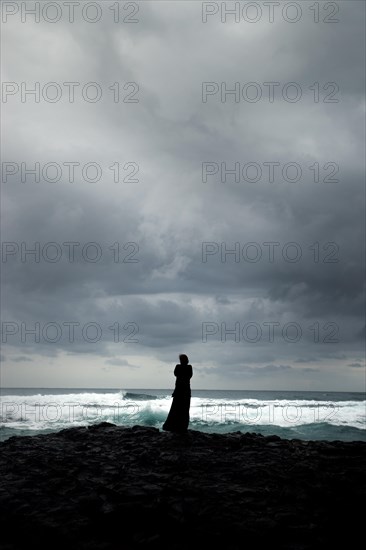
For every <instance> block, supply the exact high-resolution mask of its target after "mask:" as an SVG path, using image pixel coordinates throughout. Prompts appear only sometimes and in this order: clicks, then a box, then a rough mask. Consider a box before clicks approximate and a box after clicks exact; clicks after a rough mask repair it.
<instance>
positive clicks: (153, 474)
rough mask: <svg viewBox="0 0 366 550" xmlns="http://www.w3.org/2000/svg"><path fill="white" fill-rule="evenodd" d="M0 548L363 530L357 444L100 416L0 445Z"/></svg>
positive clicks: (268, 538)
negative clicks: (169, 427)
mask: <svg viewBox="0 0 366 550" xmlns="http://www.w3.org/2000/svg"><path fill="white" fill-rule="evenodd" d="M0 469H1V472H2V476H1V479H0V506H1V509H2V510H3V512H2V514H1V518H0V532H1V542H2V549H3V550H15V549H16V550H18V549H19V550H20V549H23V548H24V541H27V546H28V545H29V544H31V545H33V544H34V545H36V546H37V548H38V550H40V549H43V548H44V549H46V548H50V547H52V548H56V549H58V548H60V549H61V548H66V549H67V550H73V549H75V550H76V549H78V550H83V549H85V550H86V549H93V550H94V549H95V550H97V549H101V550H102V549H103V550H117V548H118V549H121V548H122V549H125V548H126V549H130V548H131V549H134V548H159V549H162V548H169V549H177V550H178V549H180V550H183V549H185V548H187V549H188V548H190V549H191V548H207V547H208V546H209V545H211V544H212V545H215V547H216V546H217V545H222V546H223V548H224V549H225V550H226V549H228V550H229V549H232V550H234V549H235V550H236V549H239V548H240V549H242V548H243V547H244V546H246V545H247V544H252V545H254V544H255V545H256V547H257V548H261V547H265V546H266V547H268V544H271V547H274V548H276V549H277V548H279V549H283V550H285V549H286V550H290V549H296V550H305V549H315V548H319V549H320V548H321V547H323V548H324V547H330V545H331V544H333V545H335V547H338V545H339V529H341V530H342V533H343V534H347V533H349V534H350V536H352V539H354V540H357V539H356V537H357V535H360V536H361V534H362V533H363V511H362V509H361V507H360V506H359V505H358V503H357V501H358V502H362V501H363V498H364V496H365V491H366V443H365V442H360V441H354V442H342V441H304V440H297V439H293V440H284V439H280V438H279V437H278V436H267V437H265V436H262V435H259V434H253V433H246V434H243V433H240V432H233V433H230V434H207V433H203V432H198V431H193V430H188V432H187V434H184V435H179V434H174V433H169V432H162V431H159V430H158V429H157V428H148V427H143V426H139V425H137V426H133V427H121V426H115V425H113V424H109V423H106V422H103V423H101V424H96V425H93V426H89V427H78V428H67V429H65V430H61V431H59V432H55V433H51V434H47V435H35V436H24V437H12V438H10V439H8V440H6V441H5V442H3V443H1V444H0Z"/></svg>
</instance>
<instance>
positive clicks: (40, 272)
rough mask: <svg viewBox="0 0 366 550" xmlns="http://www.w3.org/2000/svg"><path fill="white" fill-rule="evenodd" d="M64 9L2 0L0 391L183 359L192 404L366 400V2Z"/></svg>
mask: <svg viewBox="0 0 366 550" xmlns="http://www.w3.org/2000/svg"><path fill="white" fill-rule="evenodd" d="M22 4H24V3H22ZM44 4H47V3H44V2H41V5H44ZM48 4H50V3H48ZM55 4H56V3H52V5H51V6H49V7H48V8H47V10H46V11H45V10H44V11H43V12H41V13H40V21H39V22H34V15H33V16H32V15H27V14H26V13H23V12H22V11H21V3H20V2H18V3H17V2H3V13H2V17H3V22H2V70H1V73H2V74H1V77H2V81H3V90H2V91H3V94H2V103H1V111H2V138H3V139H2V243H3V244H2V264H1V265H2V341H3V344H2V353H1V359H2V362H1V385H2V386H3V387H7V386H15V387H28V386H33V387H106V388H112V387H115V388H138V387H140V388H169V387H171V386H172V385H173V384H174V379H173V378H174V377H173V373H172V370H173V368H174V365H175V364H176V363H177V362H178V355H179V353H186V354H187V355H188V356H189V359H190V362H191V363H192V365H193V369H194V378H193V379H192V388H193V389H199V388H207V389H268V390H270V389H298V390H307V389H309V390H340V391H342V390H344V391H352V390H353V391H363V390H364V387H365V386H364V381H365V370H364V341H365V319H364V294H363V292H364V288H363V281H364V274H365V271H364V270H365V267H364V246H365V233H364V231H365V227H364V204H365V203H364V146H365V141H364V114H365V103H364V92H365V89H364V61H365V59H364V51H365V50H364V48H365V40H364V39H365V35H364V23H365V4H364V2H359V1H355V2H352V1H351V2H345V1H341V2H336V3H333V2H332V3H328V4H327V6H325V3H324V2H320V3H319V4H318V3H315V4H314V2H306V1H300V2H297V3H296V2H295V3H290V4H291V5H290V6H287V8H284V6H285V4H289V3H284V2H281V3H280V4H279V6H277V5H274V6H273V10H274V11H273V13H272V16H271V17H272V22H270V21H269V18H270V15H271V14H270V13H269V7H268V6H265V4H263V3H262V2H256V3H251V4H252V5H251V6H246V7H245V5H246V4H248V3H247V2H245V3H241V4H240V10H241V11H240V12H239V13H237V15H236V16H235V14H234V15H230V14H228V15H227V16H226V21H225V13H220V6H221V2H219V3H214V2H211V3H206V4H205V3H201V2H198V1H174V2H168V1H161V2H158V1H149V2H144V1H142V2H139V3H134V2H130V3H123V2H122V3H120V12H119V13H117V12H116V8H114V11H113V10H111V9H110V8H111V7H112V6H113V5H114V6H116V3H115V2H108V1H106V2H99V3H89V4H94V6H93V5H91V6H89V7H85V4H88V3H85V2H81V3H80V5H79V6H75V12H74V16H73V17H74V22H70V18H71V15H70V11H68V10H69V9H70V8H68V7H67V6H65V4H64V3H63V2H58V3H57V5H58V7H59V9H58V11H56V8H55ZM26 5H27V7H29V8H32V7H34V2H27V3H26ZM226 5H227V7H228V8H232V7H233V6H234V2H227V3H226ZM312 5H318V7H319V13H317V12H316V9H315V8H313V9H310V6H312ZM81 7H84V8H85V9H84V12H83V13H84V18H83V16H82V12H81ZM4 10H5V11H4ZM216 11H217V13H215V12H216ZM235 17H236V18H237V20H235ZM57 18H59V20H58V21H56V19H57ZM114 18H116V20H117V21H114ZM317 18H319V22H315V21H314V19H315V20H316V19H317ZM22 19H23V21H22ZM52 19H55V22H54V23H52V22H51V20H52ZM85 19H89V21H88V20H85ZM93 19H99V21H96V22H94V23H92V22H91V21H92V20H93ZM118 19H119V21H118ZM337 19H338V21H336V20H337ZM131 20H135V22H132V21H131ZM255 20H256V22H255ZM204 21H205V22H204ZM251 21H252V22H251ZM65 82H66V83H79V85H76V84H74V85H71V84H68V85H67V84H64V83H65ZM22 83H23V84H22ZM37 83H39V84H37ZM49 83H53V84H52V85H50V84H49ZM90 83H94V84H90ZM265 83H267V84H265ZM268 83H275V84H272V85H270V84H268ZM37 86H39V90H40V91H39V97H37V96H36V95H34V94H31V93H28V94H27V93H26V92H27V90H28V91H29V90H31V89H35V90H36V93H38V91H37ZM72 90H73V94H74V101H73V102H71V100H70V98H71V91H72ZM225 91H226V94H225ZM230 91H231V92H232V93H230ZM117 92H119V98H118V97H117ZM98 94H99V95H100V97H98ZM22 163H23V165H22ZM35 163H39V170H40V178H39V181H35V179H37V178H36V177H35V175H34V174H33V175H32V174H31V173H30V172H26V170H27V169H28V170H30V169H32V168H33V169H35V168H36V169H37V166H35ZM48 163H51V164H48ZM70 163H75V164H70ZM76 163H78V164H76ZM88 163H91V164H88ZM111 167H113V168H111ZM117 167H119V174H118V173H117ZM225 168H226V170H228V171H229V172H228V173H226V174H225ZM234 168H235V169H236V173H233V170H234ZM72 169H73V171H74V174H73V175H74V177H73V178H71V177H70V174H71V172H72ZM230 170H231V172H230ZM234 172H235V170H234ZM22 179H23V181H22ZM114 179H119V181H114ZM52 180H54V181H52ZM56 180H57V181H56ZM71 180H73V181H71ZM93 180H95V181H93ZM37 243H38V244H37ZM50 243H51V244H50ZM52 243H53V244H52ZM63 243H79V244H63ZM90 243H94V244H90ZM264 243H267V244H264ZM37 247H38V248H37ZM30 249H34V250H36V253H35V254H29V253H28V254H27V253H26V251H27V250H30ZM230 251H232V252H233V253H231V254H230V253H229V252H230ZM111 327H112V328H111ZM118 327H119V335H118V336H117V328H118ZM31 329H34V330H35V332H33V333H32V332H31ZM27 331H29V332H27ZM118 339H119V340H120V341H116V340H118Z"/></svg>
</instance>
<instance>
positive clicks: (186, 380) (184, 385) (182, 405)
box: [163, 354, 193, 432]
mask: <svg viewBox="0 0 366 550" xmlns="http://www.w3.org/2000/svg"><path fill="white" fill-rule="evenodd" d="M179 360H180V364H179V365H176V367H175V369H174V375H175V376H176V381H175V390H174V392H173V393H172V396H173V403H172V406H171V407H170V411H169V414H168V417H167V419H166V421H165V422H164V424H163V430H166V431H169V432H186V431H187V429H188V424H189V407H190V405H191V386H190V379H191V378H192V375H193V372H192V366H191V365H189V364H188V357H187V356H186V355H184V354H181V355H180V356H179Z"/></svg>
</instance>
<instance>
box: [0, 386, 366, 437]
mask: <svg viewBox="0 0 366 550" xmlns="http://www.w3.org/2000/svg"><path fill="white" fill-rule="evenodd" d="M170 405H171V397H170V394H169V395H160V396H159V395H149V394H148V393H135V394H134V393H131V392H126V391H124V390H123V391H116V392H109V393H102V392H83V391H81V392H80V393H66V392H65V393H60V394H42V393H37V394H34V395H6V396H3V397H1V403H0V427H2V428H7V429H12V430H14V431H17V430H32V431H37V432H38V431H39V432H40V431H43V430H59V429H62V428H67V427H71V426H86V425H89V424H92V423H96V422H103V421H107V422H112V423H115V424H118V425H127V426H132V425H135V424H142V425H149V426H156V427H161V426H162V423H163V422H164V420H165V418H166V416H167V414H168V412H169V408H170ZM365 405H366V402H365V401H352V400H350V401H317V400H310V399H309V400H306V399H295V400H285V399H252V398H245V399H237V400H232V399H228V398H216V397H215V398H210V397H207V398H203V397H192V399H191V408H190V422H191V427H192V428H193V429H200V428H202V427H207V428H209V427H211V428H215V427H217V428H218V429H220V428H221V429H222V428H224V427H225V426H228V427H229V426H231V425H236V426H237V427H238V429H243V430H245V427H246V426H258V427H260V426H273V427H276V426H277V427H279V428H294V427H297V426H303V425H307V426H309V425H316V424H327V425H330V426H344V427H347V428H357V429H361V430H365V429H366V415H365Z"/></svg>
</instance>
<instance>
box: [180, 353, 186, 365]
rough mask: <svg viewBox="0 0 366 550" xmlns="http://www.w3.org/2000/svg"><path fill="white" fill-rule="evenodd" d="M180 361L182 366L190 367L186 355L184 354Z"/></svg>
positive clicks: (181, 355)
mask: <svg viewBox="0 0 366 550" xmlns="http://www.w3.org/2000/svg"><path fill="white" fill-rule="evenodd" d="M179 361H180V362H181V365H188V357H187V356H186V355H184V353H181V354H180V356H179Z"/></svg>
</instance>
